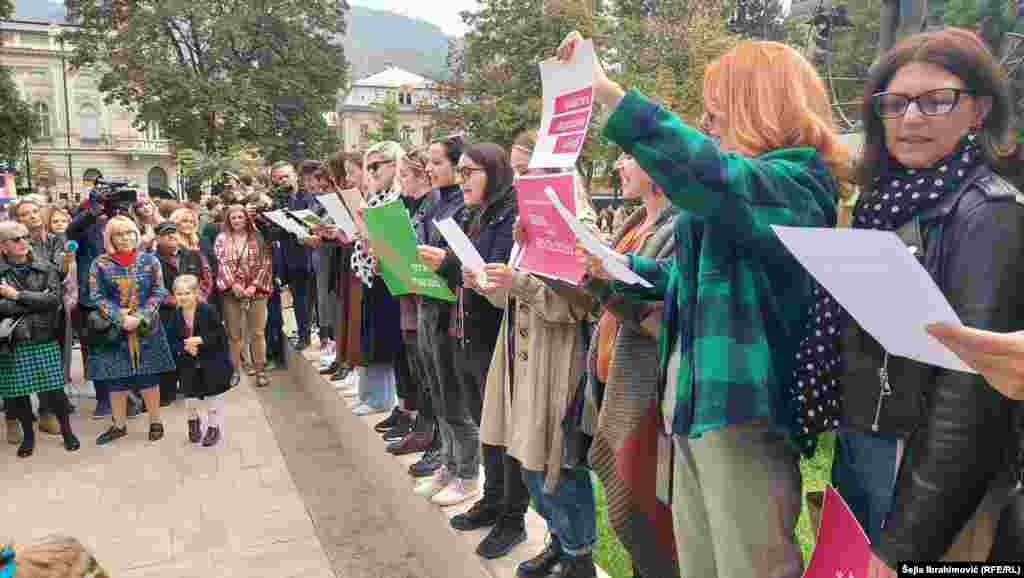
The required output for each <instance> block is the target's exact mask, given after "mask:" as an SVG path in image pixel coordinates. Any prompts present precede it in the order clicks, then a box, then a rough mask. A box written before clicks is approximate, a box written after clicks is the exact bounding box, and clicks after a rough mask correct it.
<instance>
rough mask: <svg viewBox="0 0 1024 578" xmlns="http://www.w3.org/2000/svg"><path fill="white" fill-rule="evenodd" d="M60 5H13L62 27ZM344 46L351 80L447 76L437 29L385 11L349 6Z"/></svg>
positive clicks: (22, 1)
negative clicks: (391, 72)
mask: <svg viewBox="0 0 1024 578" xmlns="http://www.w3.org/2000/svg"><path fill="white" fill-rule="evenodd" d="M64 16H65V14H64V3H63V2H62V1H57V2H54V1H40V0H15V2H14V17H15V18H20V19H27V20H42V21H47V22H56V23H63V22H64ZM346 18H347V21H346V22H347V24H348V26H347V28H346V33H345V38H344V39H343V44H344V46H345V57H346V58H347V59H348V61H349V64H350V65H351V69H350V74H349V77H350V78H351V80H353V81H355V80H359V79H362V78H366V77H367V76H370V75H372V74H376V73H377V72H380V71H382V70H384V69H386V68H387V66H388V65H389V64H390V65H394V66H397V67H399V68H403V69H405V70H408V71H409V72H414V73H416V74H419V75H420V76H425V77H427V78H432V79H438V78H443V77H444V76H445V75H446V72H447V57H448V42H449V40H456V41H457V39H453V38H451V37H449V36H447V35H446V34H445V33H444V32H443V31H442V30H441V28H440V27H439V26H437V25H436V24H432V23H430V22H427V21H425V20H421V19H419V18H414V17H411V16H406V15H404V14H399V13H397V12H392V11H389V10H380V9H376V8H368V7H365V6H359V5H353V6H351V8H350V10H349V12H348V15H347V16H346Z"/></svg>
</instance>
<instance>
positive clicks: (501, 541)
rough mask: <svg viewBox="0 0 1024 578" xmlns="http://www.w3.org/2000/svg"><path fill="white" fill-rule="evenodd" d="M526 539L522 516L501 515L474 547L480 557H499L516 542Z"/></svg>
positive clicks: (508, 550) (488, 558)
mask: <svg viewBox="0 0 1024 578" xmlns="http://www.w3.org/2000/svg"><path fill="white" fill-rule="evenodd" d="M525 540H526V521H525V520H523V519H522V518H519V519H511V518H507V517H502V518H500V519H499V520H498V522H497V524H495V525H494V527H493V528H491V531H490V533H489V534H487V537H486V538H484V539H483V541H482V542H480V545H479V546H477V547H476V553H477V555H478V556H480V557H481V558H485V559H487V560H493V559H495V558H501V557H502V556H504V555H506V554H508V553H509V552H511V551H512V548H515V546H516V544H519V543H521V542H524V541H525Z"/></svg>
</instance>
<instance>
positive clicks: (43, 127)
mask: <svg viewBox="0 0 1024 578" xmlns="http://www.w3.org/2000/svg"><path fill="white" fill-rule="evenodd" d="M35 111H36V119H37V120H38V122H39V138H41V139H47V138H50V106H49V105H48V104H46V103H45V102H37V103H36V106H35Z"/></svg>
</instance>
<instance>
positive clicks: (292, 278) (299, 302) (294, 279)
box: [287, 271, 316, 344]
mask: <svg viewBox="0 0 1024 578" xmlns="http://www.w3.org/2000/svg"><path fill="white" fill-rule="evenodd" d="M287 281H288V288H289V289H290V290H291V292H292V310H293V311H294V312H295V325H296V326H297V328H298V331H299V339H300V340H301V343H303V344H305V343H308V342H309V336H310V325H311V323H312V321H313V313H314V308H315V306H316V274H315V273H314V272H313V271H289V272H288V279H287Z"/></svg>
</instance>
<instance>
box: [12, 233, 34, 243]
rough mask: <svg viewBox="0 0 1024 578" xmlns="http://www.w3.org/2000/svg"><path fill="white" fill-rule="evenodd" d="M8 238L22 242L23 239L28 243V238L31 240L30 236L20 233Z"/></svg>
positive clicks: (14, 241)
mask: <svg viewBox="0 0 1024 578" xmlns="http://www.w3.org/2000/svg"><path fill="white" fill-rule="evenodd" d="M7 240H8V241H10V242H12V243H20V242H22V241H25V242H26V243H27V242H28V240H29V236H28V235H19V236H17V237H11V238H10V239H7Z"/></svg>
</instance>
